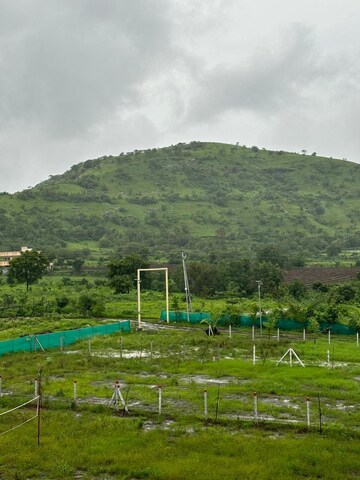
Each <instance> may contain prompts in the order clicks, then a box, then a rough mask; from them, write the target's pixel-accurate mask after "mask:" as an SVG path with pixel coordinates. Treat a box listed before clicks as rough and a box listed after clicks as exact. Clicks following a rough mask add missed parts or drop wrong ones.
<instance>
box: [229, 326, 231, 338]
mask: <svg viewBox="0 0 360 480" xmlns="http://www.w3.org/2000/svg"><path fill="white" fill-rule="evenodd" d="M229 338H231V325H229Z"/></svg>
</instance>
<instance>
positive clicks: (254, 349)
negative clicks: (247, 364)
mask: <svg viewBox="0 0 360 480" xmlns="http://www.w3.org/2000/svg"><path fill="white" fill-rule="evenodd" d="M255 363H256V346H255V345H253V365H255Z"/></svg>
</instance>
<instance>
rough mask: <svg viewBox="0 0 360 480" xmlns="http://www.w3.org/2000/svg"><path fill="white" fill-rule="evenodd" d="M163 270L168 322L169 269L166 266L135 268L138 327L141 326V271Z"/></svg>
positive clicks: (167, 319) (167, 320)
mask: <svg viewBox="0 0 360 480" xmlns="http://www.w3.org/2000/svg"><path fill="white" fill-rule="evenodd" d="M160 271H162V272H165V296H166V322H167V323H169V270H168V268H167V267H166V268H165V267H164V268H138V270H137V305H138V328H141V286H140V284H141V279H140V275H141V272H160Z"/></svg>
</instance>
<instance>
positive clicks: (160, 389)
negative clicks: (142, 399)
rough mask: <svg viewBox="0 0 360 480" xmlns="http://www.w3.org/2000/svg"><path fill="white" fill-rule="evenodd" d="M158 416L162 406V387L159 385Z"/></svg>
mask: <svg viewBox="0 0 360 480" xmlns="http://www.w3.org/2000/svg"><path fill="white" fill-rule="evenodd" d="M158 388H159V416H160V415H161V407H162V405H161V404H162V388H161V385H159V387H158Z"/></svg>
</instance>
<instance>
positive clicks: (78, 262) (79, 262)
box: [72, 258, 85, 273]
mask: <svg viewBox="0 0 360 480" xmlns="http://www.w3.org/2000/svg"><path fill="white" fill-rule="evenodd" d="M84 263H85V260H84V259H83V258H75V260H73V262H72V267H73V270H74V272H75V273H81V270H82V267H83V265H84Z"/></svg>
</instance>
